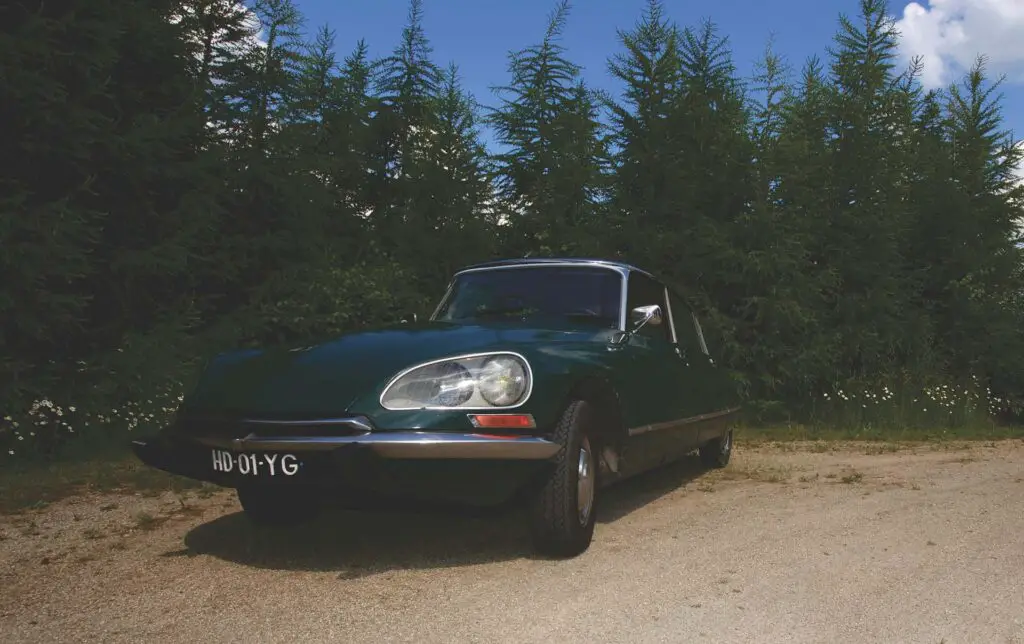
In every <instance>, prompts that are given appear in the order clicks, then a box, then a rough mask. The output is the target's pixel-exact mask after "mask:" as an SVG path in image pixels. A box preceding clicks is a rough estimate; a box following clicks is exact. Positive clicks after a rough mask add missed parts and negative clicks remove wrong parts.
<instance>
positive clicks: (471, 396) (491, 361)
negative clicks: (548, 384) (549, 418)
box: [380, 352, 533, 410]
mask: <svg viewBox="0 0 1024 644" xmlns="http://www.w3.org/2000/svg"><path fill="white" fill-rule="evenodd" d="M532 384H533V383H532V374H531V373H530V367H529V364H528V363H527V362H526V360H525V359H524V358H523V357H522V356H520V355H519V354H516V353H505V352H501V353H486V354H476V355H468V356H458V357H454V358H447V359H444V360H438V361H434V362H429V363H427V364H423V365H419V366H416V367H413V368H412V369H409V370H407V371H404V372H402V373H401V374H399V375H398V376H397V377H396V378H395V379H394V380H392V381H391V383H390V384H389V385H388V386H387V387H386V388H385V389H384V393H383V394H382V395H381V397H380V404H381V406H383V407H384V408H385V409H391V410H403V409H503V408H509V407H516V406H518V405H521V404H522V403H523V402H525V401H526V399H527V398H528V397H529V395H530V390H531V388H532Z"/></svg>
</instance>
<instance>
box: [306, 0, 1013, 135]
mask: <svg viewBox="0 0 1024 644" xmlns="http://www.w3.org/2000/svg"><path fill="white" fill-rule="evenodd" d="M296 2H297V4H298V6H299V8H300V9H301V10H302V12H303V14H304V15H305V17H306V20H307V29H308V30H310V31H313V30H315V29H316V28H317V27H318V26H319V25H322V24H324V23H327V24H329V25H330V26H331V28H333V29H334V30H335V32H336V38H337V48H338V53H339V57H341V56H343V55H345V54H347V53H348V52H349V51H350V50H351V48H352V47H353V46H354V45H355V44H356V42H357V40H358V39H359V38H365V39H366V41H367V44H368V45H369V47H370V51H371V54H372V55H384V54H386V53H388V52H390V51H391V49H392V48H393V47H394V46H395V45H396V44H397V42H398V39H399V37H400V34H401V29H402V26H403V24H404V23H405V20H406V14H407V10H408V3H407V0H347V1H338V0H296ZM920 2H921V3H922V4H917V3H908V2H906V1H905V0H890V4H889V10H890V13H892V14H893V15H894V16H895V17H897V18H899V19H900V28H901V31H902V32H903V33H904V35H905V37H904V50H905V53H908V54H909V53H917V54H921V55H924V56H925V57H926V61H927V62H926V69H927V71H928V75H927V76H926V81H927V82H928V83H930V84H944V83H945V82H946V81H948V80H949V79H950V78H955V77H957V76H958V73H959V72H960V70H962V69H963V68H964V66H965V65H968V64H970V62H971V60H973V58H974V56H975V55H976V54H977V53H978V51H982V52H983V53H986V54H987V55H988V56H989V57H990V61H991V62H990V67H991V69H992V71H993V72H994V73H997V74H998V73H1010V74H1016V76H1014V77H1011V78H1009V79H1008V81H1007V82H1006V84H1004V86H1003V88H1002V90H1003V93H1004V95H1005V99H1004V101H1003V110H1004V114H1005V115H1006V117H1007V126H1008V127H1010V128H1012V129H1013V130H1014V131H1015V133H1016V136H1017V137H1018V138H1024V73H1022V70H1024V37H1021V35H1020V34H1022V33H1024V0H985V2H979V1H978V0H931V2H930V3H928V2H924V0H920ZM554 4H555V3H554V0H515V1H511V2H510V1H498V0H424V11H425V20H424V23H425V28H426V31H427V36H428V37H429V39H430V41H431V44H432V46H433V48H434V59H435V61H436V62H438V63H440V64H442V65H446V64H447V63H448V62H450V61H454V62H455V63H456V64H457V65H458V66H459V69H460V72H461V74H462V77H463V82H464V85H465V86H466V87H467V89H468V90H470V91H471V92H472V93H473V95H474V96H475V97H476V99H477V100H478V101H479V102H481V103H483V104H484V105H490V104H494V103H495V102H496V101H495V98H494V95H493V93H492V92H491V89H490V88H491V87H492V86H493V85H496V84H502V83H504V82H505V81H506V79H507V78H508V75H507V71H506V70H507V64H508V60H507V54H508V52H509V51H510V50H516V49H520V48H522V47H525V46H528V45H530V44H533V43H535V42H537V41H538V40H539V39H540V38H541V37H542V35H543V31H544V28H545V25H546V22H547V16H548V13H549V12H550V11H551V9H552V7H553V6H554ZM664 5H665V8H666V11H667V14H668V16H669V17H671V18H672V19H673V20H675V21H676V22H677V23H679V24H680V25H695V26H696V25H699V23H700V21H701V20H702V19H703V18H706V17H707V18H711V19H712V20H713V21H714V22H715V23H716V24H717V25H718V27H719V29H720V32H721V33H722V34H723V35H726V36H728V38H729V41H730V43H731V45H732V48H733V52H734V60H735V63H736V66H737V69H738V71H739V73H740V74H741V75H743V76H749V75H750V74H751V73H753V69H754V63H755V62H756V61H757V60H758V59H759V57H760V56H761V54H762V53H763V52H764V49H765V46H766V44H767V42H768V39H769V36H773V37H774V47H775V49H776V51H778V52H779V53H780V54H782V55H783V56H785V57H786V58H787V60H788V61H789V62H790V63H791V64H792V65H793V67H794V70H795V71H798V70H799V67H800V65H801V64H802V63H803V61H804V60H805V59H806V57H807V56H809V55H811V54H818V55H819V56H821V57H823V58H825V57H826V56H827V52H826V48H827V47H828V46H829V45H830V44H831V42H832V37H833V35H834V34H835V32H836V30H837V27H838V17H839V14H840V13H841V12H843V13H847V14H849V15H851V16H855V15H856V13H857V10H858V2H857V0H780V1H778V2H763V1H754V0H715V1H713V2H709V1H706V0H705V1H702V2H697V1H693V0H665V2H664ZM645 6H646V0H576V1H575V2H574V3H573V8H572V13H571V15H570V17H569V22H568V26H567V29H566V32H565V35H564V38H563V41H562V42H563V44H564V45H565V46H566V47H567V48H568V52H569V56H570V57H571V59H572V60H573V61H574V62H575V63H577V64H579V65H582V66H583V68H584V74H585V77H586V78H587V80H588V82H589V83H591V84H592V85H594V86H597V87H602V88H606V89H609V90H614V89H615V86H614V85H613V84H612V81H611V79H610V76H609V74H608V73H607V60H608V57H609V56H610V55H611V54H612V53H614V52H616V51H619V43H618V41H617V38H616V29H617V28H622V29H629V28H631V27H632V26H633V25H634V24H635V22H636V20H637V19H638V18H639V17H640V16H641V14H642V12H643V9H644V7H645Z"/></svg>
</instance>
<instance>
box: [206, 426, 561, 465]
mask: <svg viewBox="0 0 1024 644" xmlns="http://www.w3.org/2000/svg"><path fill="white" fill-rule="evenodd" d="M192 440H194V441H195V442H197V443H200V444H202V445H206V446H208V447H219V448H223V449H230V450H235V451H288V452H321V451H331V450H335V449H338V448H339V447H345V446H349V445H358V446H363V447H366V448H369V449H371V450H372V451H373V452H375V453H377V454H378V455H380V456H382V457H384V458H395V459H444V458H459V459H502V460H543V459H547V458H550V457H552V456H554V455H555V454H557V453H558V450H559V448H560V446H559V445H558V444H557V443H553V442H551V441H549V440H547V439H544V438H537V437H535V436H522V437H513V436H485V435H481V434H456V433H441V432H434V433H429V432H372V433H366V434H357V435H351V436H282V437H273V436H270V437H268V436H254V435H250V436H246V437H245V438H236V439H229V440H218V439H213V438H200V437H196V438H194V439H192Z"/></svg>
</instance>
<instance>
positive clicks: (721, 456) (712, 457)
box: [700, 429, 732, 468]
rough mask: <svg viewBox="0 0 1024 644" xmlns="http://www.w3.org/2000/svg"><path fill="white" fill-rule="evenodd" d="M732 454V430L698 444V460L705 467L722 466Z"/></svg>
mask: <svg viewBox="0 0 1024 644" xmlns="http://www.w3.org/2000/svg"><path fill="white" fill-rule="evenodd" d="M731 456H732V430H731V429H730V430H729V431H727V432H726V433H725V434H724V435H722V436H719V437H718V438H714V439H712V440H710V441H708V442H707V443H704V444H703V445H701V446H700V460H701V463H703V464H704V466H705V467H713V468H723V467H725V466H726V465H728V464H729V458H730V457H731Z"/></svg>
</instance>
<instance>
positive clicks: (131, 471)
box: [0, 451, 203, 514]
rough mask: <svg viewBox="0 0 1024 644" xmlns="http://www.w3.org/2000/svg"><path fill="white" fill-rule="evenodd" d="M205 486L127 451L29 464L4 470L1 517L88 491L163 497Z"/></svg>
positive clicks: (0, 483)
mask: <svg viewBox="0 0 1024 644" xmlns="http://www.w3.org/2000/svg"><path fill="white" fill-rule="evenodd" d="M202 486H203V483H200V482H199V481H193V480H191V479H187V478H184V477H180V476H174V475H171V474H167V473H166V472H161V471H160V470H157V469H154V468H151V467H148V466H146V465H144V464H142V463H140V462H139V461H138V460H137V459H136V458H135V456H134V455H133V454H131V453H130V452H127V451H121V452H119V453H115V454H113V455H109V456H106V457H96V458H95V459H94V460H87V461H54V462H51V463H27V464H21V465H17V466H12V467H4V468H3V469H0V514H17V513H20V512H24V511H26V510H36V509H41V508H43V507H46V505H48V504H50V503H53V502H56V501H59V500H61V499H64V498H67V497H70V496H74V495H75V494H79V493H82V492H87V491H92V492H116V491H125V490H131V491H132V492H142V493H144V494H160V493H162V492H167V491H174V492H180V491H184V490H194V489H198V488H201V487H202ZM114 507H116V506H113V507H111V508H110V509H113V508H114Z"/></svg>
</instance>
